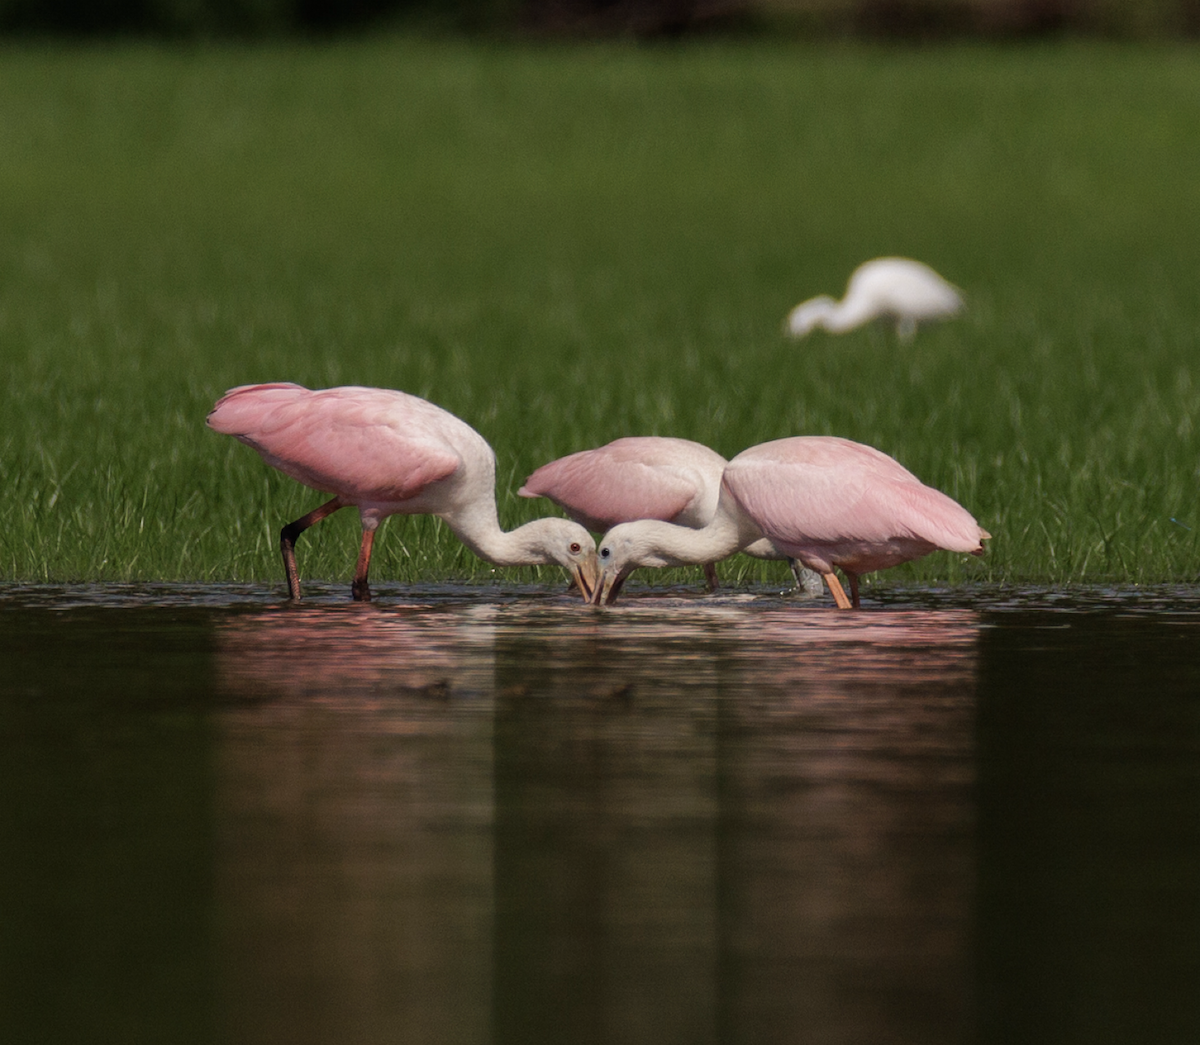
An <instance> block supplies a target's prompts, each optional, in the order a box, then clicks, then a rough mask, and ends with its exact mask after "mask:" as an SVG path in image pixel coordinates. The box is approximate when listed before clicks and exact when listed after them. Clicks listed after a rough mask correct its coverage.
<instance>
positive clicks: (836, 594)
mask: <svg viewBox="0 0 1200 1045" xmlns="http://www.w3.org/2000/svg"><path fill="white" fill-rule="evenodd" d="M821 576H822V577H824V578H825V583H826V584H828V585H829V594H830V595H832V596H833V601H834V602H836V603H837V607H838V609H839V610H848V609H850V608H851V603H850V600H849V599H848V598H846V592H845V589H844V588H842V582H841V581H839V580H838V579H837V574H836V573H834V572H833V570H830V571H829V572H828V573H823V574H821ZM847 576H850V577H853V576H854V575H853V574H847Z"/></svg>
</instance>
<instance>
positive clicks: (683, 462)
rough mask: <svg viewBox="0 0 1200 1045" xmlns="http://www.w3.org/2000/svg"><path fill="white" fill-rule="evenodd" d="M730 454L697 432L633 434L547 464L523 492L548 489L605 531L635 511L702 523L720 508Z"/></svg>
mask: <svg viewBox="0 0 1200 1045" xmlns="http://www.w3.org/2000/svg"><path fill="white" fill-rule="evenodd" d="M724 470H725V458H724V457H722V456H721V455H720V454H719V453H717V452H716V451H715V450H710V449H709V448H708V447H707V446H704V445H703V444H702V443H694V442H692V441H691V440H690V439H674V438H668V437H665V436H627V437H626V438H624V439H615V440H613V441H612V442H611V443H608V444H606V445H605V446H600V447H597V448H596V449H594V450H580V451H579V452H578V453H574V454H570V455H568V456H567V457H560V458H559V459H558V460H557V461H551V462H550V463H549V464H544V465H542V467H541V468H539V469H538V470H537V471H536V472H534V473H533V474H532V475H531V476H530V477H529V478H528V479H526V480H525V485H524V486H522V487H521V489H520V490H518V491H517V492H518V493H519V494H520V495H521V496H522V497H546V498H548V499H549V500H551V501H553V502H554V503H555V504H557V505H558V506H559V507H560V508H562V509H563V510H564V511H565V512H566V513H567V514H568V515H569V516H570V517H571V518H572V519H574V520H575V521H576V522H580V523H582V524H583V525H584V526H586V527H587V528H588V529H589V530H594V531H596V532H597V533H602V532H604V531H605V530H607V529H609V528H610V527H613V526H616V525H617V523H622V522H630V521H631V520H633V519H661V520H662V521H663V522H673V523H676V524H678V525H680V526H701V525H703V524H704V523H706V522H708V520H709V519H711V518H712V515H713V512H714V511H716V508H717V496H718V492H719V490H720V485H721V473H722V472H723V471H724Z"/></svg>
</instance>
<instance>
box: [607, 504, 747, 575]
mask: <svg viewBox="0 0 1200 1045" xmlns="http://www.w3.org/2000/svg"><path fill="white" fill-rule="evenodd" d="M761 537H762V531H761V530H760V529H759V528H758V527H757V526H756V525H755V523H754V521H753V520H752V519H751V518H750V517H749V516H748V515H746V514H745V513H744V512H742V510H741V509H740V508H738V507H737V505H736V503H734V501H733V498H732V497H730V496H729V494H728V493H727V492H726V490H725V488H724V487H722V488H721V498H720V501H719V502H718V503H717V513H716V515H714V516H713V519H712V521H711V522H710V523H709V524H708V525H707V526H703V527H701V528H700V529H698V530H693V529H691V528H690V527H687V526H675V525H673V524H672V523H666V522H659V521H658V520H655V519H642V520H640V521H639V522H631V523H622V524H621V525H619V526H614V527H613V528H612V529H611V530H609V531H608V533H607V534H606V535H605V536H604V539H603V540H602V541H601V560H602V565H604V562H603V559H604V549H606V548H607V549H610V556H615V558H616V560H617V563H618V566H619V567H621V568H623V567H636V566H691V565H695V564H697V563H707V562H717V561H719V560H721V559H727V558H728V557H729V556H730V555H732V554H733V553H734V552H736V551H739V550H741V549H742V548H745V547H746V546H747V545H749V544H753V543H754V542H755V541H757V540H759V539H760V538H761Z"/></svg>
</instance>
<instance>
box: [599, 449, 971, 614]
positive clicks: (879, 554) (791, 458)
mask: <svg viewBox="0 0 1200 1045" xmlns="http://www.w3.org/2000/svg"><path fill="white" fill-rule="evenodd" d="M989 536H990V535H989V534H988V533H987V531H986V530H984V529H982V528H981V527H980V526H979V524H978V523H977V522H976V521H975V519H974V518H973V517H972V516H971V514H970V512H968V511H967V510H966V509H965V508H963V507H962V506H961V505H959V504H958V503H957V502H955V501H954V500H952V499H951V498H949V497H947V496H946V495H945V494H943V493H940V492H939V491H937V490H934V489H933V488H931V487H928V486H926V485H925V484H924V483H922V482H921V481H920V480H919V479H918V478H917V477H916V476H915V475H913V474H912V473H911V472H910V471H908V469H906V468H905V467H904V466H903V465H901V464H900V463H899V462H898V461H895V460H893V459H892V458H890V457H888V456H887V454H884V453H882V452H880V451H879V450H876V449H874V448H872V447H869V446H864V445H863V444H862V443H854V442H851V441H850V440H848V439H838V438H835V437H832V436H796V437H793V438H790V439H778V440H775V441H774V442H770V443H763V444H761V445H759V446H753V447H751V448H750V449H748V450H745V451H743V452H742V453H740V454H738V455H737V456H736V457H734V458H733V459H732V460H731V461H730V462H729V463H728V464H727V465H726V467H725V471H724V475H723V477H722V480H721V493H720V497H719V500H718V504H717V509H716V511H715V513H714V515H713V517H712V520H711V521H710V522H709V523H708V524H707V525H705V526H703V527H701V528H699V529H695V530H685V529H683V528H682V527H679V526H672V525H668V524H664V523H663V522H659V521H641V522H630V523H624V524H620V525H617V526H615V527H613V528H612V529H611V530H610V531H609V532H608V533H606V534H605V535H604V537H603V538H602V539H601V542H600V551H599V554H600V562H601V565H602V567H603V570H602V575H601V581H600V584H599V585H598V586H597V588H596V594H595V597H594V600H593V601H596V602H605V601H607V602H612V601H613V600H614V599H615V598H616V596H617V594H618V593H619V592H620V590H621V586H622V584H623V583H624V581H625V578H626V577H628V576H629V574H630V573H632V572H633V570H635V569H637V568H638V567H639V566H680V565H684V564H687V563H692V562H715V561H718V560H720V559H723V558H725V557H727V556H729V555H732V554H733V553H734V552H736V551H741V550H743V549H748V548H750V547H752V546H758V545H760V544H761V543H767V544H769V546H771V547H773V548H774V549H775V550H776V552H777V553H781V554H784V555H789V556H792V557H794V558H795V559H796V560H797V561H799V562H800V563H802V564H803V565H804V566H806V567H808V568H809V569H811V570H815V571H816V572H818V573H820V574H821V576H822V578H823V579H824V580H825V583H826V584H827V585H828V586H829V590H830V591H831V592H832V593H833V596H834V599H835V601H836V602H837V604H838V606H839V607H842V608H847V609H848V608H850V607H851V606H858V602H859V600H858V575H859V574H860V573H867V572H870V571H873V570H882V569H887V568H888V567H891V566H896V565H899V564H900V563H902V562H908V561H909V560H911V559H917V558H920V557H921V556H923V555H928V554H929V553H930V552H933V551H936V550H937V549H939V548H941V549H945V550H947V551H956V552H966V553H970V554H972V555H982V554H983V543H982V542H983V541H984V540H985V539H987V538H988V537H989ZM835 567H837V568H839V569H841V570H842V571H843V572H844V573H845V574H846V576H847V578H848V579H849V582H850V589H851V597H850V598H847V596H846V594H845V592H844V591H843V590H842V586H841V582H840V581H839V580H838V579H837V575H836V574H835V573H834V568H835Z"/></svg>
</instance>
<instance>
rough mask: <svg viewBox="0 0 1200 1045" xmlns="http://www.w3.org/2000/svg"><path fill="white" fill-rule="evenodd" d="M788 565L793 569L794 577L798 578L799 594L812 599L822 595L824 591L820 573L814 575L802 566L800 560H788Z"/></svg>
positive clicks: (797, 589)
mask: <svg viewBox="0 0 1200 1045" xmlns="http://www.w3.org/2000/svg"><path fill="white" fill-rule="evenodd" d="M788 565H789V566H790V567H791V568H792V576H793V577H795V578H796V591H797V593H799V594H801V595H804V596H806V597H807V598H810V599H815V598H816V597H817V596H818V595H820V594H821V592H822V590H823V589H822V587H821V575H820V574H819V573H814V572H813V571H812V570H810V569H808V567H806V566H801V565H800V560H799V559H788Z"/></svg>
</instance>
